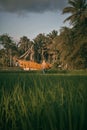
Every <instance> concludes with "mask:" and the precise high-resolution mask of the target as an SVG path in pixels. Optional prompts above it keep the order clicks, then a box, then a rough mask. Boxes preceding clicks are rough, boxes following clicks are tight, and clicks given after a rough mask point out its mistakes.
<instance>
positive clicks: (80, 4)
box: [63, 0, 87, 28]
mask: <svg viewBox="0 0 87 130" xmlns="http://www.w3.org/2000/svg"><path fill="white" fill-rule="evenodd" d="M68 3H69V5H70V6H68V7H65V8H64V9H63V14H64V13H70V14H71V15H70V16H69V17H68V18H66V19H65V21H64V22H66V21H68V20H69V21H70V23H71V24H72V25H73V27H76V28H81V27H84V28H85V27H86V28H87V0H69V1H68Z"/></svg>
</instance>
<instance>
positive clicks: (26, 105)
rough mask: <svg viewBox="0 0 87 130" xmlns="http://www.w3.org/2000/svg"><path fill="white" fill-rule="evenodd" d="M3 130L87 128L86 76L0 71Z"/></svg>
mask: <svg viewBox="0 0 87 130" xmlns="http://www.w3.org/2000/svg"><path fill="white" fill-rule="evenodd" d="M0 129H1V130H86V129H87V76H68V75H61V76H59V75H41V74H28V73H9V72H8V73H7V72H6V73H1V74H0Z"/></svg>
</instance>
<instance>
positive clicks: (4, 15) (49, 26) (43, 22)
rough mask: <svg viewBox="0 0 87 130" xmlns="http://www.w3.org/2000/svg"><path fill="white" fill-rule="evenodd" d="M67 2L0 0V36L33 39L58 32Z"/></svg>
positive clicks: (55, 0) (58, 0)
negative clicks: (54, 31)
mask: <svg viewBox="0 0 87 130" xmlns="http://www.w3.org/2000/svg"><path fill="white" fill-rule="evenodd" d="M67 1H68V0H0V35H2V34H5V33H7V34H9V36H11V37H13V38H14V39H15V40H19V39H20V37H22V36H27V37H28V38H29V39H31V40H32V39H34V38H35V37H36V36H37V35H38V34H40V33H44V34H49V33H50V32H52V30H57V31H58V32H59V30H60V29H61V27H62V26H69V24H68V23H64V22H63V21H64V19H65V18H66V17H67V16H68V15H64V14H62V10H63V8H64V7H66V6H67Z"/></svg>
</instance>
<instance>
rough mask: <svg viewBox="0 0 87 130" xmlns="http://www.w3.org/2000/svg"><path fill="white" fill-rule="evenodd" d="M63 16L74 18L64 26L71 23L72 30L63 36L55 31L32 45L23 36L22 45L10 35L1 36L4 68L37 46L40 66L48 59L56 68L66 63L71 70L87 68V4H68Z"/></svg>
mask: <svg viewBox="0 0 87 130" xmlns="http://www.w3.org/2000/svg"><path fill="white" fill-rule="evenodd" d="M62 13H63V14H65V13H69V14H70V15H69V17H67V18H66V19H65V20H64V22H66V21H69V22H70V25H72V27H71V28H70V27H66V26H65V27H62V28H61V29H60V33H59V34H58V32H57V31H56V30H53V31H52V32H51V33H49V34H47V35H45V34H38V35H37V36H36V38H35V39H33V40H32V41H31V40H30V39H28V38H27V37H26V36H23V37H21V38H20V40H19V42H18V44H16V43H15V42H14V41H13V40H12V38H11V37H10V36H9V35H7V34H3V35H1V36H0V66H11V65H12V57H13V56H17V57H19V56H20V55H22V54H23V53H25V52H26V51H27V49H28V48H30V47H31V45H33V47H34V52H35V55H34V59H35V61H36V62H41V61H42V59H43V58H45V59H46V60H47V61H49V62H50V63H53V64H54V66H55V67H58V65H59V64H62V63H63V64H68V66H69V67H70V68H76V69H77V68H78V69H79V68H87V0H68V6H67V7H65V8H64V9H63V11H62Z"/></svg>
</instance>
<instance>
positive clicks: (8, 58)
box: [0, 34, 17, 66]
mask: <svg viewBox="0 0 87 130" xmlns="http://www.w3.org/2000/svg"><path fill="white" fill-rule="evenodd" d="M0 43H1V45H2V49H1V50H0V51H1V52H3V53H2V57H1V59H4V62H5V65H6V66H11V65H12V57H13V56H14V55H15V53H16V52H17V46H16V44H15V43H14V41H13V40H12V38H11V37H10V36H9V35H8V34H3V35H0ZM2 50H3V51H2Z"/></svg>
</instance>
